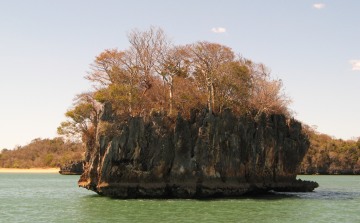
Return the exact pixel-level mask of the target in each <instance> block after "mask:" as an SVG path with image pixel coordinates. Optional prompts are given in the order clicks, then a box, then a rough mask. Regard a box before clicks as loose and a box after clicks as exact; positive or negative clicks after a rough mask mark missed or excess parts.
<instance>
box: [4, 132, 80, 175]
mask: <svg viewBox="0 0 360 223" xmlns="http://www.w3.org/2000/svg"><path fill="white" fill-rule="evenodd" d="M83 159H84V147H83V146H82V143H80V142H69V141H64V139H63V138H54V139H34V140H33V141H32V142H31V143H29V144H28V145H25V146H18V147H16V148H14V149H13V150H8V149H3V150H2V151H1V153H0V167H1V168H34V167H38V168H45V167H60V166H61V165H64V164H66V163H68V162H70V161H76V160H83Z"/></svg>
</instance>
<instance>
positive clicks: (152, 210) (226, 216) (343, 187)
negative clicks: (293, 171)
mask: <svg viewBox="0 0 360 223" xmlns="http://www.w3.org/2000/svg"><path fill="white" fill-rule="evenodd" d="M78 178H79V176H62V175H59V174H2V173H0V222H292V223H295V222H342V223H343V222H360V176H300V177H299V178H301V179H304V180H315V181H317V182H318V183H319V184H320V188H318V189H316V192H313V193H283V194H281V195H277V196H273V195H271V196H270V195H267V196H262V197H256V198H241V199H223V200H222V199H220V200H206V201H201V200H115V199H110V198H106V197H100V196H98V195H96V194H95V193H93V192H91V191H87V190H86V189H83V188H78V187H77V180H78Z"/></svg>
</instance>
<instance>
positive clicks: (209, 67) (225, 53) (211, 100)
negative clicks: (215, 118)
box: [191, 42, 235, 113]
mask: <svg viewBox="0 0 360 223" xmlns="http://www.w3.org/2000/svg"><path fill="white" fill-rule="evenodd" d="M191 52H192V54H193V61H192V62H193V66H194V68H195V72H194V76H195V78H196V79H197V81H198V82H199V83H200V85H201V87H202V88H203V89H205V91H206V93H207V97H208V108H209V112H210V113H212V112H213V110H214V106H215V85H216V84H215V82H216V77H217V76H218V75H220V67H221V66H222V65H223V64H225V63H228V62H232V61H233V60H234V58H235V55H234V53H233V52H232V50H231V49H230V48H229V47H226V46H223V45H220V44H217V43H209V42H198V43H196V44H194V45H192V47H191Z"/></svg>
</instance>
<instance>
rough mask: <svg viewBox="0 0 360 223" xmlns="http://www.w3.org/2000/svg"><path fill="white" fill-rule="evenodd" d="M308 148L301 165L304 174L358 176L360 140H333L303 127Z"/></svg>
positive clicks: (359, 169) (359, 171)
mask: <svg viewBox="0 0 360 223" xmlns="http://www.w3.org/2000/svg"><path fill="white" fill-rule="evenodd" d="M304 129H305V131H306V133H307V134H308V136H309V139H310V148H309V150H308V152H307V154H306V155H305V157H304V159H303V162H302V164H301V169H300V172H301V173H306V174H360V138H359V139H357V140H342V139H335V138H333V137H331V136H329V135H326V134H322V133H318V132H317V131H316V130H315V129H313V128H311V127H309V126H304Z"/></svg>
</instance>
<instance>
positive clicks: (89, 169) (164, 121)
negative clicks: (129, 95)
mask: <svg viewBox="0 0 360 223" xmlns="http://www.w3.org/2000/svg"><path fill="white" fill-rule="evenodd" d="M110 109H111V108H110V107H109V106H105V111H104V112H103V115H102V117H101V122H100V123H99V126H98V131H97V132H98V134H97V139H96V145H95V146H92V147H89V148H87V151H86V161H85V171H84V173H83V174H82V176H81V178H80V180H79V186H81V187H84V188H87V189H90V190H93V191H95V192H97V193H99V194H101V195H106V196H111V197H118V198H140V197H141V198H146V197H148V198H162V197H177V198H202V197H226V196H241V195H244V194H248V193H258V192H266V191H270V190H275V191H312V190H313V189H314V188H315V187H317V186H318V185H317V183H315V182H306V181H299V180H296V172H297V168H298V165H299V164H300V162H301V161H302V159H303V157H304V155H305V153H306V151H307V149H308V147H309V141H308V139H307V137H306V136H305V135H304V134H303V133H302V131H301V124H300V123H299V122H297V121H296V120H293V119H290V120H287V119H286V118H285V116H283V115H270V116H266V115H263V116H261V117H260V118H259V120H257V121H255V120H253V119H251V118H247V117H235V116H234V115H233V114H232V113H231V112H230V111H224V112H223V113H221V114H219V115H216V116H214V115H210V114H208V113H207V111H206V110H205V109H204V110H202V111H193V112H192V115H191V118H190V119H189V120H185V119H183V118H182V117H181V116H178V117H177V118H174V119H171V118H169V117H167V116H164V115H160V114H154V115H152V116H151V117H148V118H142V117H131V118H129V119H127V121H116V118H115V117H113V115H112V113H111V112H110V111H109V110H110Z"/></svg>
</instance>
